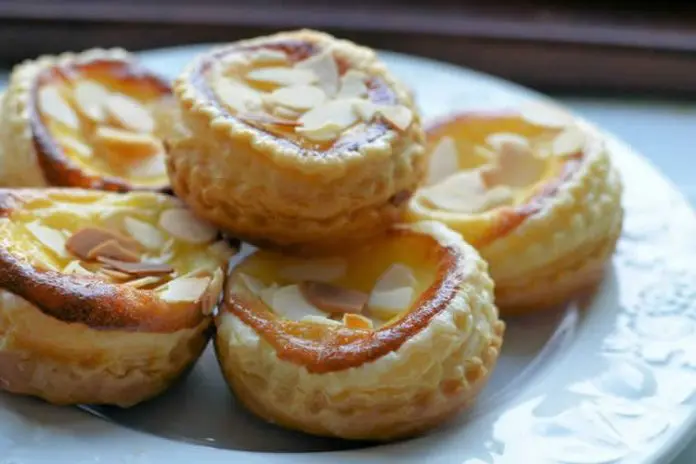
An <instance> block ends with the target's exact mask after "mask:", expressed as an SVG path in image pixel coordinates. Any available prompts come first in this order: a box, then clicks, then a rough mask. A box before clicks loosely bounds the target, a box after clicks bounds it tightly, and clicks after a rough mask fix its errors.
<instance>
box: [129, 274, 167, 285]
mask: <svg viewBox="0 0 696 464" xmlns="http://www.w3.org/2000/svg"><path fill="white" fill-rule="evenodd" d="M161 280H162V277H161V276H147V277H141V278H140V279H135V280H131V281H129V282H126V283H124V285H127V286H129V287H134V288H143V287H150V286H152V285H155V284H156V283H159V282H160V281H161Z"/></svg>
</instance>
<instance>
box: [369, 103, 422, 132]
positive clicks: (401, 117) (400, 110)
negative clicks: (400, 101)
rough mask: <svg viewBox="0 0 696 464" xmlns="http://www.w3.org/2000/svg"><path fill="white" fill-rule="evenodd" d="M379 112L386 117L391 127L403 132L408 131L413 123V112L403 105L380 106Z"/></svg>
mask: <svg viewBox="0 0 696 464" xmlns="http://www.w3.org/2000/svg"><path fill="white" fill-rule="evenodd" d="M377 112H378V113H379V114H381V115H382V116H383V117H384V119H385V120H386V121H387V123H389V125H390V126H392V127H393V128H394V129H397V130H399V131H401V132H403V131H405V130H406V129H408V127H409V126H410V125H411V122H412V121H413V111H411V110H410V109H408V108H406V107H405V106H402V105H396V106H393V105H388V106H380V107H379V109H378V110H377Z"/></svg>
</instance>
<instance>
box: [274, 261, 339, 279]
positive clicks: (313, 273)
mask: <svg viewBox="0 0 696 464" xmlns="http://www.w3.org/2000/svg"><path fill="white" fill-rule="evenodd" d="M347 268H348V266H347V265H346V262H345V260H344V259H342V258H321V259H313V260H305V261H303V262H299V263H297V264H291V265H287V266H284V267H282V268H281V269H280V271H279V276H280V277H281V278H283V279H286V280H289V281H291V282H302V281H316V282H333V281H335V280H338V279H340V278H341V277H343V276H344V275H346V270H347Z"/></svg>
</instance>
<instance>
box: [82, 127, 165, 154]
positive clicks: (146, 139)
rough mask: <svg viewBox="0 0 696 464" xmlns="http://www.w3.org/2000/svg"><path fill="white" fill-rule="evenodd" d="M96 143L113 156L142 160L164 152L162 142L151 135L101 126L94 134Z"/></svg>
mask: <svg viewBox="0 0 696 464" xmlns="http://www.w3.org/2000/svg"><path fill="white" fill-rule="evenodd" d="M94 140H95V143H97V144H99V146H101V147H103V148H104V149H105V150H107V151H108V152H110V153H111V154H112V155H117V156H123V157H126V158H133V157H135V158H142V157H146V156H152V155H156V154H157V153H160V152H162V151H163V150H164V147H163V146H162V142H161V141H160V140H159V139H158V138H157V137H154V136H152V135H150V134H144V133H140V132H130V131H126V130H122V129H114V128H113V127H107V126H99V127H97V130H96V132H95V133H94Z"/></svg>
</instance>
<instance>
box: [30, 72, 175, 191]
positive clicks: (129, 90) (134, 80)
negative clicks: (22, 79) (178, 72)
mask: <svg viewBox="0 0 696 464" xmlns="http://www.w3.org/2000/svg"><path fill="white" fill-rule="evenodd" d="M170 96H171V90H170V88H169V85H168V84H166V83H165V82H163V81H161V80H160V79H159V78H158V77H155V76H154V75H151V74H148V73H147V72H145V71H143V70H141V69H138V68H137V67H136V65H135V64H133V63H128V62H124V61H106V60H104V61H93V62H89V63H84V64H74V65H72V66H62V67H57V66H56V67H53V68H50V69H49V70H47V71H45V72H44V73H43V74H42V75H40V76H39V78H38V79H37V82H36V87H35V94H34V98H35V101H36V106H35V109H36V114H37V118H38V121H40V124H41V125H42V126H43V128H44V129H45V130H46V131H47V134H44V133H43V131H41V130H40V131H38V133H37V131H35V134H34V137H35V140H36V141H37V142H38V144H39V146H41V147H42V148H43V149H44V151H47V152H49V153H50V152H52V151H56V152H58V153H59V154H62V155H64V156H65V157H66V158H68V159H69V160H70V161H71V163H73V164H74V165H76V166H77V167H79V168H80V169H81V170H83V171H85V172H87V173H91V174H97V175H99V176H108V177H116V178H126V179H128V180H129V182H131V183H134V184H136V185H138V186H143V187H153V186H162V185H167V183H168V180H167V174H166V167H165V153H164V146H163V143H162V139H161V137H160V135H158V128H157V123H156V119H155V114H156V112H157V111H161V110H162V108H163V107H165V106H168V105H171V104H172V100H171V99H170ZM46 135H47V136H48V137H46Z"/></svg>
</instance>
